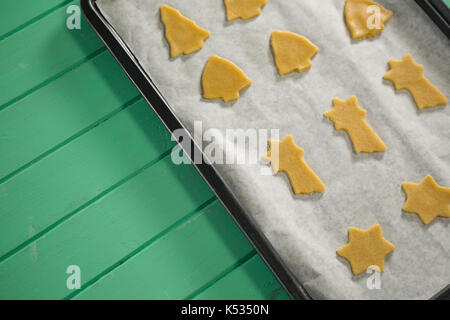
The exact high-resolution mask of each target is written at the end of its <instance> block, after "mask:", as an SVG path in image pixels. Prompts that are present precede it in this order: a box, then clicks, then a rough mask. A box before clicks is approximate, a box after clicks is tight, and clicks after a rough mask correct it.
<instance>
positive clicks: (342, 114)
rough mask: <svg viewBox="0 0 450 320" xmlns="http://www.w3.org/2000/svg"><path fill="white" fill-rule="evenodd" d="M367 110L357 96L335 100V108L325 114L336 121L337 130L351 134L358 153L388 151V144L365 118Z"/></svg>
mask: <svg viewBox="0 0 450 320" xmlns="http://www.w3.org/2000/svg"><path fill="white" fill-rule="evenodd" d="M366 113H367V111H366V110H364V109H362V108H361V107H360V106H359V105H358V99H357V98H356V97H355V96H352V97H350V98H349V99H348V100H347V101H343V100H340V99H334V100H333V109H331V110H329V111H327V112H326V113H325V116H326V117H327V118H329V119H331V120H332V121H333V122H334V125H335V128H336V130H344V131H346V132H347V133H348V135H349V136H350V139H351V140H352V142H353V146H354V148H355V151H356V153H361V152H365V153H372V152H384V151H386V145H385V144H384V143H383V141H382V140H381V139H380V137H378V135H377V134H376V133H375V131H373V129H372V128H371V127H370V126H369V124H368V123H367V122H366V120H365V119H364V118H365V116H366Z"/></svg>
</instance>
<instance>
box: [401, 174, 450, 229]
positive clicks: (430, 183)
mask: <svg viewBox="0 0 450 320" xmlns="http://www.w3.org/2000/svg"><path fill="white" fill-rule="evenodd" d="M402 187H403V190H404V191H405V193H406V197H407V200H406V202H405V205H404V206H403V210H405V211H407V212H410V213H415V214H417V215H418V216H419V217H420V219H422V221H423V223H425V224H426V225H428V224H430V223H431V221H433V220H434V219H436V218H437V217H446V218H450V188H445V187H441V186H440V185H438V184H437V182H436V181H435V180H434V179H433V177H432V176H430V175H428V176H427V177H426V178H425V179H423V181H422V182H421V183H419V184H415V183H411V182H404V183H403V184H402Z"/></svg>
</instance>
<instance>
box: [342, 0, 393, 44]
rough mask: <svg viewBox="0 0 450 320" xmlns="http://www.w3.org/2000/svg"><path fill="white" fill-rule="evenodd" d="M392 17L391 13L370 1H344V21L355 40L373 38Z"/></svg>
mask: <svg viewBox="0 0 450 320" xmlns="http://www.w3.org/2000/svg"><path fill="white" fill-rule="evenodd" d="M391 17H392V11H389V10H387V9H385V8H384V7H383V6H381V5H379V4H378V3H376V2H374V1H370V0H346V2H345V20H346V23H347V27H348V29H349V30H350V33H351V34H352V38H353V39H355V40H361V39H364V38H367V37H375V36H376V35H378V34H379V33H381V31H383V29H384V24H385V23H386V22H388V21H389V19H391Z"/></svg>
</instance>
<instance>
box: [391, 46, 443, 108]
mask: <svg viewBox="0 0 450 320" xmlns="http://www.w3.org/2000/svg"><path fill="white" fill-rule="evenodd" d="M389 65H390V67H391V70H390V71H389V72H388V73H386V74H385V75H384V77H383V79H385V80H389V81H391V82H393V83H394V86H395V90H402V89H406V90H408V91H409V92H410V93H411V94H412V96H413V98H414V100H415V101H416V104H417V107H418V108H419V109H420V110H423V109H425V108H434V107H436V106H440V105H445V104H447V103H448V99H447V98H446V97H445V96H444V95H443V94H442V92H441V91H439V89H438V88H436V87H435V86H434V85H433V84H432V83H431V82H430V80H428V79H427V78H426V77H425V76H424V75H423V70H424V67H423V65H420V64H418V63H416V62H415V61H414V59H413V57H412V56H411V55H410V54H407V55H406V56H404V57H403V59H402V60H394V59H391V60H390V61H389Z"/></svg>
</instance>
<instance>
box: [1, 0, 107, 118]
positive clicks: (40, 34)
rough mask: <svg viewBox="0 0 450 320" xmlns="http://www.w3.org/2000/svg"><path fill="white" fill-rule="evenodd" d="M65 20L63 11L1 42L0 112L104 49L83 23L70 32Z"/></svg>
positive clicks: (88, 27) (63, 9) (64, 8)
mask: <svg viewBox="0 0 450 320" xmlns="http://www.w3.org/2000/svg"><path fill="white" fill-rule="evenodd" d="M74 3H76V4H78V3H79V2H78V1H75V2H74ZM67 17H68V15H67V14H66V7H63V8H61V9H58V10H56V11H55V12H53V13H51V14H50V15H48V16H46V17H45V18H43V19H41V20H39V21H37V22H36V23H34V24H32V25H30V26H29V27H27V28H25V29H23V30H21V31H20V32H18V33H15V34H14V35H12V36H11V37H8V38H6V39H4V40H3V41H0V109H2V108H4V107H6V106H8V105H9V104H11V103H13V102H14V101H15V100H16V99H18V97H19V98H20V97H22V96H23V95H26V94H27V93H29V92H30V91H32V90H34V89H33V88H36V87H39V85H42V83H45V82H46V81H50V80H51V79H53V77H57V76H59V75H60V73H61V72H63V71H64V70H67V69H69V68H71V67H73V66H74V65H76V64H78V63H82V62H83V61H84V59H86V57H87V56H89V55H92V54H95V53H97V52H98V50H100V49H102V48H103V49H104V46H103V44H102V42H101V41H100V39H99V38H98V37H97V35H96V34H95V33H94V32H93V31H92V29H91V28H90V26H89V25H88V23H87V22H86V21H85V20H84V19H82V23H81V30H69V29H67V27H66V19H67Z"/></svg>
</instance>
